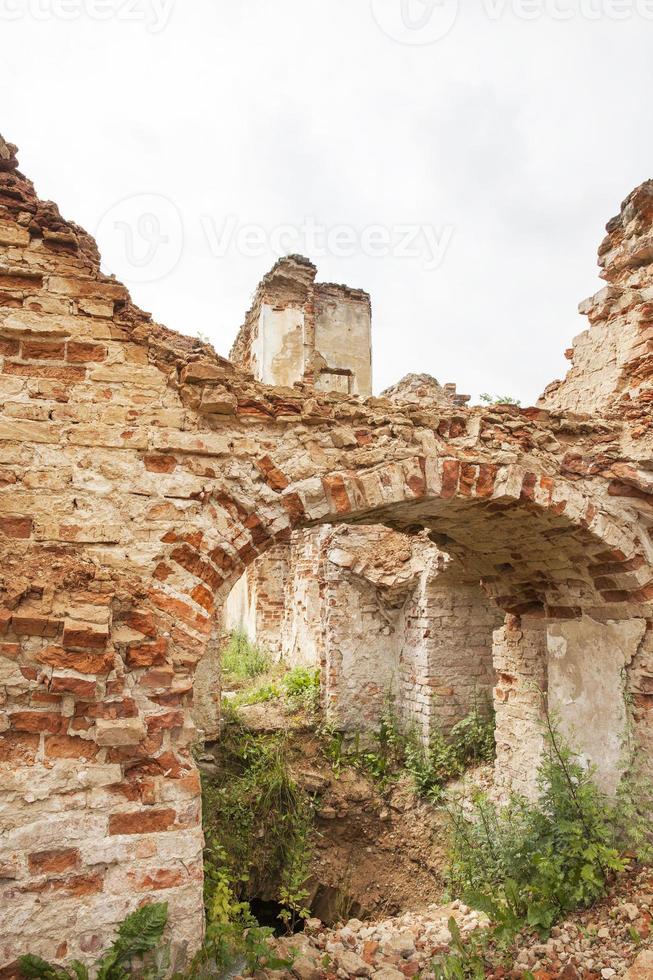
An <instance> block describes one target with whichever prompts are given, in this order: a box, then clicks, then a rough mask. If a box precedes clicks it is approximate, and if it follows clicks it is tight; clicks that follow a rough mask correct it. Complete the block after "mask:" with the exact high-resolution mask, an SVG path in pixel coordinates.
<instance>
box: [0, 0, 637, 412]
mask: <svg viewBox="0 0 653 980" xmlns="http://www.w3.org/2000/svg"><path fill="white" fill-rule="evenodd" d="M402 3H403V4H404V6H403V7H402ZM455 14H456V0H427V2H425V0H0V34H1V44H2V60H1V62H0V93H1V99H2V102H1V105H2V112H1V113H0V132H2V134H3V135H4V136H5V138H6V139H8V140H10V141H12V142H14V143H17V144H18V145H19V147H20V161H21V169H22V170H23V171H24V172H25V173H26V174H27V175H29V176H30V177H31V178H32V179H33V180H34V181H35V183H36V186H37V189H38V191H39V193H40V195H41V196H42V197H46V198H47V197H49V198H52V199H54V200H56V201H57V203H58V204H59V206H60V208H61V210H62V213H63V214H64V215H65V216H66V217H68V218H72V219H74V220H76V221H78V222H79V223H80V224H81V225H83V226H84V227H86V228H87V229H88V230H89V231H91V232H92V233H94V234H96V236H97V237H98V241H99V244H100V248H101V250H102V252H103V255H104V256H105V266H106V268H107V269H108V270H110V271H112V272H115V273H116V275H117V276H118V277H119V278H120V279H122V280H123V281H125V282H127V284H128V285H129V286H130V288H131V291H132V296H133V298H134V300H135V301H136V302H137V303H138V304H139V305H140V306H142V307H144V308H145V309H147V310H150V311H151V312H152V313H153V314H154V316H155V317H156V319H158V320H159V321H160V322H162V323H165V324H166V325H167V326H170V327H172V328H174V329H176V330H179V331H182V332H184V333H189V334H195V333H197V331H201V332H202V333H204V334H205V335H207V336H208V338H209V339H210V340H211V341H212V343H213V344H214V345H215V347H216V349H217V350H218V351H219V352H221V353H223V354H225V353H227V352H228V350H229V347H230V345H231V342H232V340H233V338H234V336H235V334H236V331H237V329H238V327H239V325H240V323H241V322H242V318H243V314H244V312H245V310H246V308H247V306H248V303H249V300H250V298H251V295H252V293H253V291H254V289H255V287H256V284H257V282H258V281H259V279H260V278H261V276H262V275H263V274H264V273H265V272H266V271H267V269H268V268H269V267H270V266H271V265H272V263H273V261H274V259H275V257H276V256H275V254H274V251H273V245H274V239H275V231H278V229H279V227H280V226H282V225H284V226H285V225H288V226H290V228H291V230H292V229H295V231H294V235H295V237H294V239H292V240H290V239H288V237H287V234H286V237H285V238H284V237H283V235H282V238H281V243H280V246H281V248H282V250H283V251H302V252H304V251H306V250H307V247H308V246H307V244H306V241H305V240H304V241H303V240H302V238H301V235H302V234H303V233H302V226H304V225H305V222H306V220H307V219H308V220H309V221H311V222H312V223H313V224H314V225H315V226H316V228H317V229H318V232H317V233H318V239H317V247H316V249H314V250H313V255H312V257H313V258H314V259H315V260H316V261H317V264H318V267H319V278H320V279H321V280H328V281H336V282H346V283H348V284H349V285H352V286H360V287H362V288H364V289H367V290H368V291H369V292H370V293H371V295H372V303H373V316H374V321H373V339H374V368H375V390H377V391H379V390H381V389H382V388H384V387H387V386H388V385H389V384H392V383H394V382H395V381H397V380H398V379H399V378H400V377H401V376H403V375H404V374H406V373H407V372H409V371H418V372H421V371H427V372H429V373H431V374H433V375H435V377H437V378H438V380H439V381H441V382H443V383H444V382H448V381H455V382H456V383H457V384H458V389H459V391H464V392H469V393H471V394H472V395H473V396H474V397H475V398H476V397H477V396H478V394H479V393H480V392H481V391H487V390H489V391H491V392H494V393H500V394H508V395H513V396H515V397H518V398H521V399H522V402H523V403H532V402H533V401H534V400H535V398H536V397H537V395H538V394H539V393H540V392H541V390H542V389H543V388H544V386H545V385H546V384H547V383H548V382H549V381H550V380H552V379H553V378H556V377H561V376H562V374H563V373H564V372H565V370H566V366H567V362H566V361H565V360H564V358H563V356H562V353H563V350H564V348H565V347H567V346H569V344H570V341H571V339H572V337H573V336H574V335H575V334H577V333H578V332H579V331H580V330H581V329H583V326H584V321H583V320H582V319H581V318H580V317H579V316H578V315H577V313H576V306H577V304H578V302H579V301H580V300H581V299H583V298H584V297H585V296H587V295H590V294H591V293H592V292H594V291H596V290H597V289H598V288H600V286H601V283H600V281H599V280H598V279H597V270H596V249H597V247H598V244H599V242H600V240H601V238H602V236H603V228H604V225H605V222H606V221H607V220H608V219H609V218H610V217H611V216H612V215H613V214H615V213H616V212H617V210H618V207H619V204H620V201H621V200H622V199H623V198H624V197H625V196H626V194H628V193H629V192H630V190H632V188H633V187H634V186H635V185H637V184H639V183H641V181H643V180H645V179H646V178H648V177H649V176H651V175H652V174H651V171H652V170H653V166H652V160H653V119H652V112H651V106H652V104H653V103H652V101H651V94H652V92H653V57H652V54H653V2H652V0H460V9H459V10H458V11H457V18H456V20H455V22H454V23H453V24H452V21H453V17H454V15H455ZM526 14H529V15H530V16H529V19H526V17H525V15H526ZM100 17H102V19H99V18H100ZM380 25H381V26H380ZM451 25H452V26H451ZM448 27H450V29H449V30H448V32H447V28H448ZM438 34H442V35H444V36H442V37H440V38H439V39H437V37H436V39H434V36H436V35H438ZM427 41H430V42H432V43H425V42H427ZM247 225H256V226H257V227H258V228H259V231H258V232H257V233H256V235H255V236H254V237H253V238H252V237H251V236H250V237H249V238H248V237H247V235H246V234H245V233H243V231H242V229H243V226H247ZM339 225H344V226H346V228H345V230H344V231H343V230H342V229H341V231H340V232H339V233H338V234H337V235H336V233H337V226H339ZM402 226H409V227H411V228H413V229H414V230H413V231H412V232H411V234H415V233H416V232H417V231H419V229H423V228H425V227H426V228H427V232H426V234H427V235H429V238H428V239H427V238H425V237H424V235H425V233H424V232H423V231H420V233H419V238H418V239H416V241H417V244H418V245H420V246H421V247H420V248H418V254H416V255H413V256H401V255H400V254H397V244H398V242H399V238H400V237H402V236H403V235H404V232H401V233H400V229H401V227H402ZM379 227H380V231H379ZM321 228H324V229H327V230H329V229H331V235H330V237H329V238H328V239H327V241H326V242H320V238H319V236H320V229H321ZM334 228H335V229H336V232H334V231H333V229H334ZM347 229H349V231H347ZM366 229H367V231H365V230H366ZM369 229H372V230H371V231H370V230H369ZM239 230H240V234H238V231H239ZM232 231H233V234H232ZM383 235H385V236H386V238H385V242H386V243H387V242H388V241H390V242H392V246H391V247H390V248H387V247H386V248H385V251H386V252H388V253H389V254H386V255H384V256H379V255H375V254H371V253H372V251H373V247H374V246H375V247H376V250H377V251H383V249H380V248H379V245H380V244H383V241H384V239H383V237H382V236H383ZM297 236H299V237H297ZM334 236H335V237H334ZM325 237H326V236H325ZM429 241H430V242H431V245H432V244H433V242H435V243H436V244H437V243H438V242H439V244H440V247H443V248H444V255H443V257H442V261H441V262H440V264H439V266H438V267H437V268H429V267H427V266H428V265H433V263H432V262H429V259H430V258H431V256H432V252H431V251H429V248H427V242H429ZM284 245H285V246H286V247H285V248H284ZM316 250H317V251H318V252H319V254H318V255H316V254H315V251H316ZM251 253H256V254H251Z"/></svg>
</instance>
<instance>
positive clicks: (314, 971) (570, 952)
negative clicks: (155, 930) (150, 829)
mask: <svg viewBox="0 0 653 980" xmlns="http://www.w3.org/2000/svg"><path fill="white" fill-rule="evenodd" d="M450 916H453V918H454V919H455V920H456V922H457V923H458V926H459V928H460V930H461V933H462V935H463V937H464V936H468V935H469V934H470V933H471V932H473V931H474V930H476V929H478V928H479V927H482V926H485V925H487V923H488V920H487V918H486V917H485V916H484V915H483V914H481V913H479V912H475V911H474V910H472V909H469V908H468V907H467V906H466V905H464V904H463V903H462V902H459V901H454V902H452V903H450V904H448V905H431V906H429V908H428V909H426V911H424V912H422V913H413V912H406V913H404V914H403V915H400V916H397V917H394V918H389V919H383V920H381V921H379V922H361V921H360V920H359V919H350V920H349V921H348V922H347V923H346V924H345V925H343V926H341V927H339V928H335V929H326V928H325V927H324V926H323V924H322V923H321V922H320V921H319V920H318V919H309V920H308V921H307V923H306V928H305V931H304V933H303V934H299V935H295V936H291V937H289V938H284V939H278V940H275V942H274V947H275V950H276V951H278V952H279V953H280V954H281V955H282V956H287V955H288V954H290V953H291V951H292V950H293V949H294V950H296V952H297V955H296V959H295V961H294V963H293V966H292V968H291V970H290V971H285V972H284V971H280V972H267V973H264V974H261V976H262V977H263V976H265V977H270V978H272V977H275V978H281V977H284V978H286V977H295V978H299V980H344V978H346V977H358V976H360V977H378V978H380V980H392V978H396V980H400V978H405V977H414V976H418V975H421V974H422V971H426V973H425V975H429V974H428V969H429V966H430V964H431V961H432V960H433V958H434V957H435V956H437V955H438V954H442V953H447V952H448V951H449V943H450V940H451V935H450V933H449V929H448V927H447V923H448V921H449V918H450ZM652 916H653V874H652V873H651V871H650V870H646V871H640V872H635V871H634V872H631V873H630V874H626V875H624V876H622V878H621V879H620V880H619V882H618V884H617V885H616V886H615V888H614V889H613V891H612V893H611V894H610V895H609V896H608V897H607V898H606V899H605V900H604V901H602V902H601V903H600V904H598V905H597V906H596V907H594V908H593V909H588V910H585V911H583V912H579V913H576V914H574V915H572V916H570V917H569V918H568V919H567V920H566V921H565V922H563V923H561V924H560V925H558V926H556V927H554V929H553V930H552V933H551V937H550V938H549V939H548V940H546V941H540V940H538V939H537V938H535V937H534V938H531V939H528V940H526V941H524V940H523V939H522V940H520V943H519V945H518V948H517V950H516V952H515V954H514V955H513V957H512V959H513V962H512V963H511V964H510V965H506V964H505V963H502V962H501V961H500V957H498V958H497V962H496V965H495V967H494V968H490V969H489V971H488V973H487V976H488V977H490V978H494V980H502V978H505V980H520V978H522V977H524V975H525V974H526V975H527V971H530V972H531V973H532V974H533V976H534V977H535V980H611V978H613V977H616V978H618V977H626V978H627V980H645V978H646V980H650V978H651V977H653V945H652V946H651V947H650V948H649V947H648V944H649V943H653V937H652V936H651V921H652Z"/></svg>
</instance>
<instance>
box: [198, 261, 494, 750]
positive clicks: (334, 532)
mask: <svg viewBox="0 0 653 980" xmlns="http://www.w3.org/2000/svg"><path fill="white" fill-rule="evenodd" d="M316 271H317V270H316V268H315V266H314V265H312V263H310V262H309V260H308V259H305V258H303V257H301V256H289V257H288V258H284V259H281V260H280V261H278V262H277V263H276V265H275V266H274V268H273V269H272V270H271V272H270V273H268V275H267V276H266V277H265V278H264V279H263V281H262V283H261V284H260V286H259V288H258V290H257V292H256V295H255V299H254V303H253V306H252V309H251V310H250V311H249V313H248V314H247V316H246V318H245V323H244V324H243V326H242V328H241V330H240V332H239V334H238V337H237V339H236V342H235V344H234V346H233V349H232V351H231V355H230V358H231V360H232V361H233V362H234V363H235V364H238V365H239V366H241V367H243V368H245V369H246V370H247V371H250V372H251V373H252V374H253V375H254V377H255V378H256V380H257V381H262V382H265V383H266V384H277V385H278V384H289V383H294V382H295V381H300V380H301V381H303V382H304V384H306V385H311V384H312V385H314V386H315V387H317V388H321V389H323V390H329V391H344V392H345V393H347V394H358V395H361V396H363V397H366V398H369V397H370V396H371V395H372V371H371V363H372V345H371V308H370V300H369V296H367V294H366V293H364V292H362V291H361V290H353V289H349V288H348V287H346V286H336V285H333V284H331V283H329V284H324V283H316V282H315V275H316ZM382 397H385V398H388V399H390V400H392V401H396V402H407V403H411V404H413V405H415V406H420V405H421V406H422V407H424V408H433V407H434V406H436V405H440V406H444V407H447V408H456V407H463V406H464V405H465V404H466V402H468V401H469V396H465V395H458V394H457V392H456V386H455V385H453V384H449V385H445V386H444V387H441V386H440V385H439V384H438V382H437V381H436V380H435V379H434V378H431V377H429V376H428V375H408V377H406V378H404V379H403V380H402V381H401V382H400V383H399V384H397V385H395V386H393V388H391V389H389V390H388V391H385V392H383V395H382ZM339 439H340V441H341V442H342V444H343V446H344V445H347V439H349V444H350V445H351V446H352V447H354V446H358V445H359V444H362V443H363V437H362V436H359V435H357V433H355V432H352V433H349V434H348V435H347V434H346V433H345V434H342V433H341V434H340V436H339ZM225 613H226V615H225V627H226V629H227V630H228V631H231V630H234V629H238V630H241V631H243V632H245V633H246V634H247V635H248V637H249V639H250V640H252V641H255V642H257V643H258V644H259V645H261V646H263V647H264V648H266V649H267V650H268V651H269V652H270V653H271V654H272V655H273V656H276V657H279V658H283V659H284V661H285V662H286V663H287V664H289V665H295V664H306V665H316V666H319V667H320V668H321V677H322V686H323V695H324V706H325V712H326V717H327V720H328V721H329V722H331V723H333V724H335V725H337V726H338V727H339V728H341V729H344V730H345V731H350V732H359V731H362V730H365V729H367V728H376V727H377V726H378V723H379V721H380V719H381V716H382V712H383V710H384V706H385V704H386V703H387V698H388V696H391V697H392V698H393V704H394V709H395V710H396V712H397V714H398V717H399V719H400V720H401V721H402V722H403V723H404V724H406V726H416V727H417V729H418V730H419V731H420V733H421V734H422V735H423V737H424V738H425V739H428V736H429V734H430V733H431V731H432V730H433V729H434V728H435V727H440V728H442V727H444V728H448V727H450V726H451V725H452V724H454V723H455V722H456V721H458V720H459V719H460V718H462V717H463V716H464V715H465V714H466V713H467V711H468V710H469V708H470V706H471V705H473V704H474V703H476V704H478V705H479V706H480V707H483V706H484V704H485V703H486V702H487V703H489V701H490V700H491V697H492V688H493V685H494V672H493V670H492V633H493V631H494V630H495V629H496V628H497V627H498V626H500V625H501V622H502V616H501V613H500V611H499V609H498V608H497V606H496V605H495V604H494V603H493V602H492V601H491V600H490V599H489V598H488V597H487V596H486V595H485V594H484V593H483V592H482V590H481V587H480V585H479V583H478V582H476V581H474V579H473V578H472V579H470V580H468V578H467V577H466V576H465V573H464V569H463V568H462V567H461V566H460V565H459V564H458V563H457V562H452V561H451V560H450V559H449V558H448V556H446V555H445V554H443V553H442V552H440V551H439V550H438V548H437V547H436V546H435V545H434V544H433V543H432V542H430V541H429V540H428V538H427V537H426V533H425V532H423V533H422V534H421V535H412V536H407V535H404V534H401V533H399V532H397V531H392V530H390V529H389V528H387V527H383V526H375V525H371V526H370V525H365V526H359V527H351V526H350V527H347V526H336V527H332V526H329V525H326V526H324V525H322V526H321V527H320V528H318V529H315V530H301V531H294V532H293V533H292V535H291V539H290V542H289V543H288V544H278V545H275V546H274V547H272V548H270V549H269V550H268V551H267V552H266V553H265V554H264V555H262V556H261V557H260V558H257V559H256V560H255V561H254V562H252V563H251V564H250V565H249V566H248V567H247V569H246V570H245V572H244V573H243V575H242V576H241V577H240V579H239V580H238V582H237V583H236V585H235V586H234V588H233V589H232V591H231V593H230V594H229V597H228V599H227V603H226V607H225ZM200 720H201V719H200Z"/></svg>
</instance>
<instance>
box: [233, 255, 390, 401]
mask: <svg viewBox="0 0 653 980" xmlns="http://www.w3.org/2000/svg"><path fill="white" fill-rule="evenodd" d="M316 273H317V269H316V267H315V266H314V265H313V263H312V262H311V261H310V260H309V259H306V258H304V256H301V255H289V256H286V257H285V258H282V259H279V261H278V262H277V263H276V264H275V265H274V267H273V268H272V269H271V270H270V272H268V274H267V275H266V276H265V277H264V278H263V280H262V281H261V283H260V284H259V287H258V289H257V291H256V295H255V297H254V302H253V305H252V307H251V309H250V310H249V311H248V313H247V315H246V317H245V322H244V324H243V326H242V327H241V329H240V331H239V333H238V336H237V338H236V340H235V342H234V345H233V347H232V349H231V354H230V357H231V359H232V360H233V362H234V363H235V364H238V365H240V366H241V367H244V368H246V369H247V370H248V371H251V372H252V374H253V375H254V377H255V378H256V379H257V380H258V381H264V382H265V383H266V384H275V385H293V384H295V383H296V382H300V381H306V382H308V383H310V384H314V385H315V387H316V388H318V389H319V390H321V391H336V392H340V393H342V394H345V395H361V396H368V395H371V394H372V338H371V308H370V297H369V296H368V294H367V293H365V292H363V290H361V289H351V288H350V287H349V286H338V285H335V284H333V283H316V282H315V276H316Z"/></svg>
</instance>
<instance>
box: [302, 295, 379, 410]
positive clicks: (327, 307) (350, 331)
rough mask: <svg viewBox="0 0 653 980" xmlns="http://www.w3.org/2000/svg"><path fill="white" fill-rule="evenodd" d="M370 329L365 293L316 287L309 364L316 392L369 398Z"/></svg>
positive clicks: (370, 372)
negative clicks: (311, 365) (313, 344)
mask: <svg viewBox="0 0 653 980" xmlns="http://www.w3.org/2000/svg"><path fill="white" fill-rule="evenodd" d="M371 326H372V321H371V311H370V298H369V296H368V295H367V293H364V292H363V291H362V290H359V289H349V288H347V287H344V286H334V285H332V284H330V283H320V284H318V286H317V287H316V291H315V358H314V362H313V374H314V378H315V386H316V388H318V389H320V390H322V391H341V392H343V393H344V394H348V395H362V396H364V397H366V396H367V395H371V394H372V335H371ZM339 372H341V373H339Z"/></svg>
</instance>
